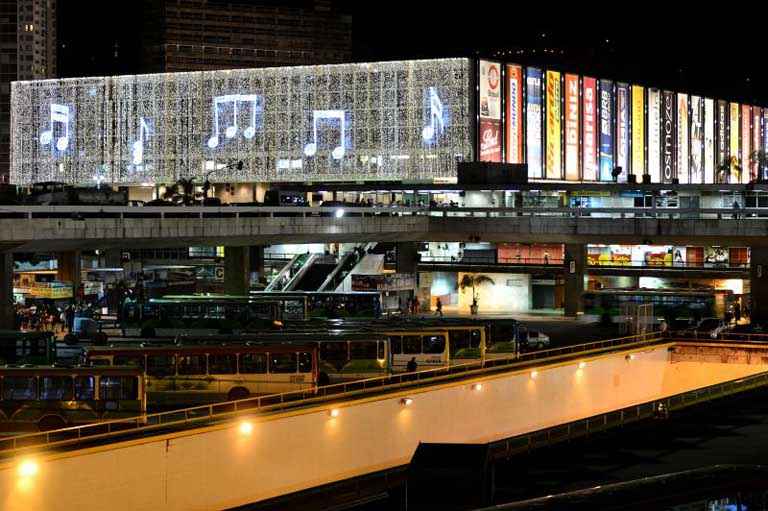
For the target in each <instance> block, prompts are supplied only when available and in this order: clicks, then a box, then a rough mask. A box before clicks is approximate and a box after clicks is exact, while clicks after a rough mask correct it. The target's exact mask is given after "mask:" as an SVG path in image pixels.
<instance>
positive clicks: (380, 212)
mask: <svg viewBox="0 0 768 511" xmlns="http://www.w3.org/2000/svg"><path fill="white" fill-rule="evenodd" d="M389 216H429V217H439V218H499V217H537V216H543V217H561V218H646V219H653V218H656V219H688V220H690V219H718V220H735V221H741V220H749V221H752V220H768V209H766V208H741V209H739V210H733V209H730V208H635V207H628V208H616V207H612V208H571V207H524V208H509V207H433V208H429V207H410V206H395V207H389V206H366V207H342V206H334V207H322V206H320V207H299V206H281V207H275V206H236V205H231V206H222V207H204V206H141V207H138V206H2V207H0V219H3V218H13V219H42V218H59V219H74V220H86V219H89V218H100V219H105V218H112V219H130V218H197V219H206V218H275V217H278V218H279V217H300V218H309V217H327V218H332V219H336V220H340V219H342V218H349V217H389Z"/></svg>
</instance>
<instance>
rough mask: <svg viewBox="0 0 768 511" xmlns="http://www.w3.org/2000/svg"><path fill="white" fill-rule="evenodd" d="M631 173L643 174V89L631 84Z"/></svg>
mask: <svg viewBox="0 0 768 511" xmlns="http://www.w3.org/2000/svg"><path fill="white" fill-rule="evenodd" d="M632 173H633V174H635V175H636V176H638V178H637V179H638V180H640V176H642V175H643V174H645V90H644V89H643V87H641V86H639V85H633V86H632Z"/></svg>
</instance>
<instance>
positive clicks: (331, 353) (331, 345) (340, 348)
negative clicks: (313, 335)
mask: <svg viewBox="0 0 768 511" xmlns="http://www.w3.org/2000/svg"><path fill="white" fill-rule="evenodd" d="M320 358H321V359H322V360H325V361H327V362H342V363H346V361H347V360H348V359H349V353H347V343H346V342H333V341H329V342H322V343H320Z"/></svg>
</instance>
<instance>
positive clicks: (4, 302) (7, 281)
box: [0, 252, 16, 330]
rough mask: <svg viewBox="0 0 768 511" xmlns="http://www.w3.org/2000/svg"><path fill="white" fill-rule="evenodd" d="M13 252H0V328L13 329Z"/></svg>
mask: <svg viewBox="0 0 768 511" xmlns="http://www.w3.org/2000/svg"><path fill="white" fill-rule="evenodd" d="M14 320H15V317H14V311H13V254H11V253H9V252H2V253H0V329H3V330H14V329H15V327H16V325H15V321H14Z"/></svg>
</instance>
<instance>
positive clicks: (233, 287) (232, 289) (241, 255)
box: [224, 247, 251, 295]
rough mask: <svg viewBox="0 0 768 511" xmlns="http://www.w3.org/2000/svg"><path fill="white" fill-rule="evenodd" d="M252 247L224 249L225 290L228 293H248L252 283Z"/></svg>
mask: <svg viewBox="0 0 768 511" xmlns="http://www.w3.org/2000/svg"><path fill="white" fill-rule="evenodd" d="M250 255H251V254H250V247H226V248H225V249H224V292H225V293H226V294H228V295H247V294H248V290H249V288H250V284H251V273H250V266H251V265H250V263H249V259H250Z"/></svg>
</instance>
